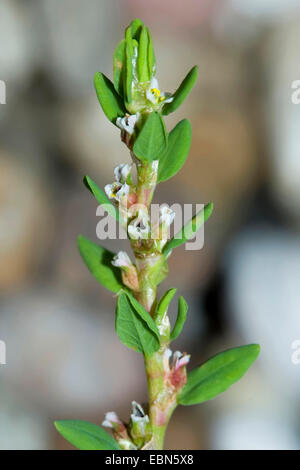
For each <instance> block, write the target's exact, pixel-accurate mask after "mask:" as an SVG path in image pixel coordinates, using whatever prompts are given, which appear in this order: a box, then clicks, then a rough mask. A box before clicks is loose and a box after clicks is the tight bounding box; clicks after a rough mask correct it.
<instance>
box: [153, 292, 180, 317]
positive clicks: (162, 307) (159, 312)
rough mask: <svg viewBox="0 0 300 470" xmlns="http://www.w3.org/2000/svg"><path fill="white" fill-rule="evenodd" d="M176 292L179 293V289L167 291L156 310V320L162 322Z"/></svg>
mask: <svg viewBox="0 0 300 470" xmlns="http://www.w3.org/2000/svg"><path fill="white" fill-rule="evenodd" d="M176 292H177V289H176V288H172V289H169V290H167V292H166V293H165V294H164V295H163V296H162V298H161V299H160V301H159V304H158V306H157V309H156V315H155V319H156V320H161V319H162V318H163V316H164V314H165V312H166V311H167V310H168V307H169V305H170V303H171V302H172V299H173V297H174V295H175V294H176Z"/></svg>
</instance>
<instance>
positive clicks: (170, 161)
mask: <svg viewBox="0 0 300 470" xmlns="http://www.w3.org/2000/svg"><path fill="white" fill-rule="evenodd" d="M191 141H192V126H191V123H190V121H189V120H188V119H183V120H182V121H180V122H179V123H178V124H177V125H176V126H175V127H174V129H172V131H171V132H170V134H169V138H168V147H167V149H166V150H165V151H164V153H163V154H162V155H161V156H160V157H159V167H158V176H157V182H158V183H160V182H161V181H167V180H168V179H170V178H172V176H174V175H176V173H177V172H178V171H179V170H180V169H181V168H182V166H183V165H184V163H185V161H186V158H187V156H188V153H189V150H190V147H191Z"/></svg>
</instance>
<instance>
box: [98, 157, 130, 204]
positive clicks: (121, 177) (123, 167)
mask: <svg viewBox="0 0 300 470" xmlns="http://www.w3.org/2000/svg"><path fill="white" fill-rule="evenodd" d="M131 167H132V165H129V164H128V163H121V164H120V165H118V166H116V168H115V169H114V175H115V181H114V182H113V183H112V184H107V185H106V186H105V187H104V191H105V193H106V195H107V197H109V199H115V200H116V201H118V202H120V200H121V198H122V197H127V196H128V194H129V192H130V186H129V184H127V181H128V177H129V175H130V172H131Z"/></svg>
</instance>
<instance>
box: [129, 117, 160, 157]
mask: <svg viewBox="0 0 300 470" xmlns="http://www.w3.org/2000/svg"><path fill="white" fill-rule="evenodd" d="M167 144H168V136H167V132H166V128H165V124H164V122H163V119H162V117H161V115H160V114H159V113H157V112H153V113H150V114H149V116H148V117H147V119H146V122H145V123H144V125H143V127H142V129H141V130H140V132H139V134H138V136H137V139H136V141H135V143H134V146H133V152H134V154H135V155H136V157H137V158H139V159H140V160H142V161H148V162H151V161H153V160H157V159H158V157H159V155H160V154H161V153H162V152H163V151H164V150H165V149H166V148H167Z"/></svg>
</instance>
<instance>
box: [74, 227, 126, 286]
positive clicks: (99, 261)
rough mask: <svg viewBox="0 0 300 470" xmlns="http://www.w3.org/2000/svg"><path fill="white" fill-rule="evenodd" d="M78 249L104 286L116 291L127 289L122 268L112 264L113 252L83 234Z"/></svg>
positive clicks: (79, 238)
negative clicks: (123, 282) (122, 275)
mask: <svg viewBox="0 0 300 470" xmlns="http://www.w3.org/2000/svg"><path fill="white" fill-rule="evenodd" d="M78 249H79V252H80V254H81V257H82V259H83V261H84V262H85V264H86V266H87V268H88V269H89V271H90V272H91V273H92V274H93V276H94V277H95V278H96V279H97V281H99V282H100V283H101V284H102V285H103V286H104V287H106V288H107V289H108V290H111V291H112V292H116V293H117V292H119V291H120V290H121V289H125V288H124V285H123V284H122V278H121V271H120V269H119V268H117V267H115V266H113V265H112V264H111V262H112V259H113V257H114V254H113V253H111V252H110V251H108V250H106V249H105V248H103V247H102V246H99V245H97V244H96V243H93V242H91V241H90V240H88V239H87V238H85V237H83V236H82V235H79V237H78Z"/></svg>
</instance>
